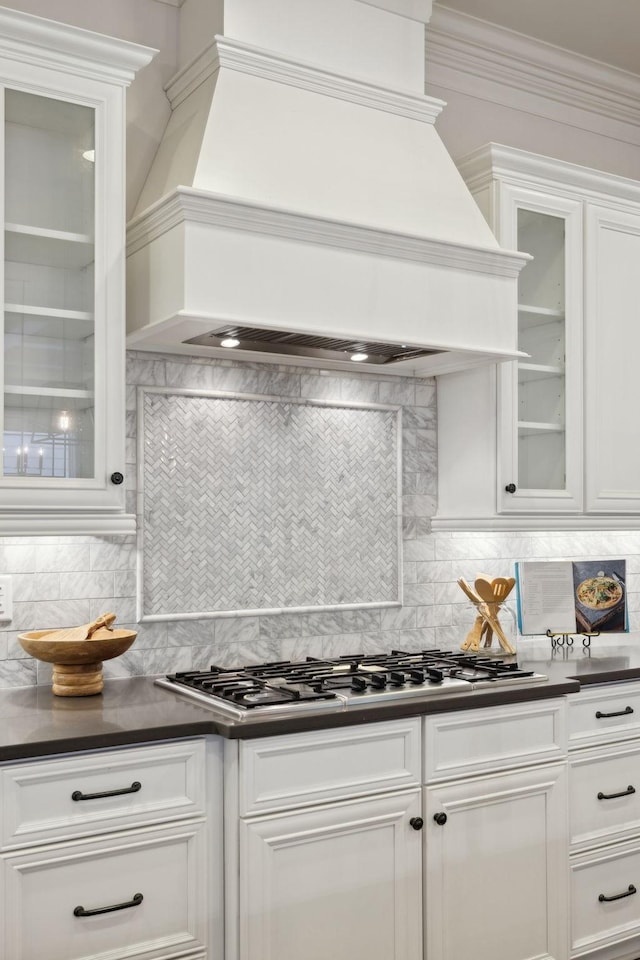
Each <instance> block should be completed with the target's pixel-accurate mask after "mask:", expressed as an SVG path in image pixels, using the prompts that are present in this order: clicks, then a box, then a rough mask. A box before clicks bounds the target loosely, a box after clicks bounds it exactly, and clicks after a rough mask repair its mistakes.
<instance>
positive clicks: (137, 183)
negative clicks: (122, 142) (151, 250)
mask: <svg viewBox="0 0 640 960" xmlns="http://www.w3.org/2000/svg"><path fill="white" fill-rule="evenodd" d="M4 6H5V7H8V8H10V9H12V10H21V11H22V12H24V13H31V14H34V15H35V16H39V17H46V18H48V19H49V20H60V21H62V22H63V23H71V24H74V25H75V26H78V27H83V28H84V29H86V30H93V31H95V32H96V33H105V34H108V35H110V36H114V37H119V38H121V39H123V40H130V41H131V42H133V43H141V44H143V45H144V46H148V47H153V48H155V49H156V50H158V51H159V53H158V54H157V56H156V57H155V58H154V59H153V60H152V61H151V63H150V64H149V65H148V66H147V67H145V68H144V69H143V70H141V71H140V73H139V74H138V75H137V76H136V78H135V80H134V81H133V84H132V85H131V87H130V88H129V90H128V92H127V186H128V190H127V215H128V216H130V215H131V213H132V211H133V209H134V207H135V203H136V200H137V198H138V195H139V193H140V191H141V189H142V185H143V183H144V180H145V178H146V175H147V172H148V170H149V167H150V166H151V161H152V160H153V157H154V155H155V152H156V149H157V146H158V143H159V141H160V138H161V137H162V134H163V132H164V128H165V126H166V123H167V120H168V118H169V113H170V109H169V102H168V100H167V98H166V95H165V93H164V89H163V87H164V85H165V84H166V83H167V81H168V80H170V79H171V77H172V76H173V75H174V73H175V72H176V69H177V57H178V22H179V8H178V7H176V6H174V5H173V4H171V3H164V2H158V0H8V2H5V3H4Z"/></svg>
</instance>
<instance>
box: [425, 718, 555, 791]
mask: <svg viewBox="0 0 640 960" xmlns="http://www.w3.org/2000/svg"><path fill="white" fill-rule="evenodd" d="M565 728H566V724H565V707H564V701H563V700H540V701H531V702H529V703H524V704H517V705H510V706H504V707H488V708H485V709H483V710H463V711H460V712H456V713H442V714H435V715H432V716H429V717H426V718H425V738H424V766H425V771H426V776H427V782H431V781H437V780H448V779H450V778H452V777H466V776H469V775H470V774H475V773H481V772H495V771H496V770H502V769H505V768H507V767H517V766H522V765H523V764H530V763H538V762H541V761H548V760H559V759H562V758H563V757H564V756H565V754H566V729H565Z"/></svg>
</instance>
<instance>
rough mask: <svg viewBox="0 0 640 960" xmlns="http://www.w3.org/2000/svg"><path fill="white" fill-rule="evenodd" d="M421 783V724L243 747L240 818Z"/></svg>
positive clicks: (279, 739) (321, 734)
mask: <svg viewBox="0 0 640 960" xmlns="http://www.w3.org/2000/svg"><path fill="white" fill-rule="evenodd" d="M419 783H420V720H419V718H415V719H411V720H406V721H405V720H394V721H392V722H391V723H370V724H366V725H364V726H357V727H342V728H340V729H337V730H336V729H333V730H323V731H321V732H317V733H316V732H314V733H298V734H295V735H294V736H284V737H267V738H265V739H264V740H244V741H242V742H241V744H240V798H239V802H240V813H241V814H251V813H259V812H263V811H265V810H280V809H285V808H287V807H300V806H308V805H309V804H313V803H321V802H323V801H326V800H334V799H342V798H348V797H357V796H361V795H362V794H369V793H377V792H381V791H387V790H399V789H402V788H403V787H408V786H413V785H417V784H419Z"/></svg>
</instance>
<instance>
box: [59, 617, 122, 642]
mask: <svg viewBox="0 0 640 960" xmlns="http://www.w3.org/2000/svg"><path fill="white" fill-rule="evenodd" d="M115 619H116V615H115V613H103V614H102V616H101V617H98V619H97V620H93V621H92V622H91V623H85V624H83V625H82V626H81V627H68V628H67V629H66V630H52V631H51V633H49V634H47V640H53V641H56V642H57V641H60V640H90V639H91V637H92V636H93V635H94V633H95V632H96V631H97V630H100V628H101V627H110V625H111V624H112V623H113V622H114V620H115Z"/></svg>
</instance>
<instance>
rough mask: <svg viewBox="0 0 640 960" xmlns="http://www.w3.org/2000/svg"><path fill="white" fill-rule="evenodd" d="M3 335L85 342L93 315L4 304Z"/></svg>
mask: <svg viewBox="0 0 640 960" xmlns="http://www.w3.org/2000/svg"><path fill="white" fill-rule="evenodd" d="M4 332H5V334H8V333H15V334H19V335H21V336H28V337H55V338H57V339H59V340H86V339H87V338H88V337H91V336H93V333H94V315H93V313H90V312H89V311H87V310H60V309H58V308H56V307H36V306H31V305H27V304H23V303H5V305H4Z"/></svg>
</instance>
